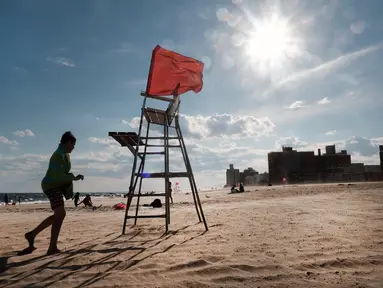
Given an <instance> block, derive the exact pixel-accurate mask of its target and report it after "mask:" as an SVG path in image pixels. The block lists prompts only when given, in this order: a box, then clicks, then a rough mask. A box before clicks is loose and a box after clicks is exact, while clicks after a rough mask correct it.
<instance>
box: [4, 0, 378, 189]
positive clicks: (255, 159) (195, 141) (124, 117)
mask: <svg viewBox="0 0 383 288" xmlns="http://www.w3.org/2000/svg"><path fill="white" fill-rule="evenodd" d="M283 2H285V3H284V4H283ZM380 11H383V3H382V2H381V1H378V0H370V1H367V2H362V1H356V0H355V1H335V0H334V1H333V0H328V1H324V0H323V1H299V0H295V1H273V2H271V1H267V2H266V1H245V0H242V1H240V0H233V1H223V0H222V1H213V0H211V1H202V0H196V1H184V0H177V1H175V0H173V1H170V0H162V1H152V0H150V1H149V0H142V1H1V2H0V36H1V39H2V41H1V43H2V44H1V45H0V63H1V65H0V97H1V98H0V99H1V105H0V179H1V185H0V191H1V192H6V191H8V192H13V191H16V192H21V191H39V190H40V180H41V178H42V177H43V176H44V173H45V169H46V167H47V162H48V159H49V156H50V155H51V153H52V152H53V151H54V150H55V148H56V146H57V143H58V141H59V138H60V137H61V134H62V133H63V132H65V131H67V130H71V131H72V132H73V133H74V134H75V135H76V136H77V138H78V143H77V145H76V149H75V151H74V152H73V154H72V162H73V171H74V172H75V173H83V174H84V175H85V176H86V180H85V181H83V182H81V183H76V185H77V187H76V189H78V190H79V191H124V190H126V189H127V187H128V182H129V181H128V180H129V173H130V169H131V164H132V158H131V156H130V155H129V153H127V152H126V151H125V150H124V149H122V148H119V147H117V145H115V144H114V143H113V142H112V141H111V140H110V139H109V138H108V137H107V135H108V131H135V130H136V129H137V127H136V123H137V122H136V121H137V119H136V118H135V117H137V116H139V112H140V107H141V103H142V97H140V96H139V93H140V90H141V89H144V88H145V85H146V77H147V72H148V69H149V62H150V56H151V51H152V49H153V48H154V47H155V46H156V45H157V44H159V45H161V46H163V47H164V48H167V49H171V50H174V51H176V52H179V53H182V54H184V55H187V56H191V57H195V58H197V59H199V60H202V61H203V62H204V63H205V70H204V87H203V89H202V91H201V92H200V93H198V94H194V93H187V94H185V95H182V107H181V113H182V118H181V121H182V125H183V129H184V134H185V137H186V141H187V143H188V148H189V153H190V157H191V160H192V165H193V167H194V170H195V172H196V178H197V181H198V186H199V187H200V188H205V187H207V186H214V185H219V184H224V181H225V179H224V177H225V169H226V168H227V167H228V165H229V164H230V163H234V164H235V166H236V167H238V168H240V169H244V168H246V167H248V166H252V167H254V168H255V169H257V170H259V171H266V170H267V158H266V155H267V152H268V151H271V150H277V149H280V146H281V145H282V144H293V145H294V146H295V147H296V148H298V149H299V150H313V149H317V148H320V147H322V148H323V147H324V146H325V145H326V144H332V143H334V144H336V145H337V147H338V149H341V148H346V149H348V151H349V152H350V153H352V154H353V157H352V159H353V162H365V163H369V164H374V163H378V157H377V151H378V149H377V145H378V144H383V135H382V130H381V127H380V126H381V122H382V120H383V118H382V117H383V116H382V114H381V110H382V107H383V98H382V96H381V91H382V90H383V83H382V81H381V79H382V76H381V75H383V68H382V65H380V63H383V18H382V17H381V15H380ZM151 104H153V105H155V104H156V103H154V102H152V103H151ZM172 159H174V160H173V162H174V163H172V165H173V166H172V167H173V168H174V169H177V168H179V169H181V168H180V167H179V165H180V163H181V162H180V158H179V157H178V156H176V155H174V156H173V158H172ZM150 163H151V164H152V165H153V166H149V167H153V168H150V169H153V172H154V170H156V169H160V167H162V164H161V163H160V162H159V160H152V162H149V164H150ZM149 164H148V165H149ZM148 169H149V168H148ZM150 181H152V180H150ZM180 181H181V186H182V185H184V186H185V188H186V182H184V181H182V180H180ZM158 186H159V184H158V183H157V182H151V183H149V184H147V186H145V188H147V189H154V188H156V187H158ZM162 186H163V185H160V187H162ZM160 189H161V188H159V190H160Z"/></svg>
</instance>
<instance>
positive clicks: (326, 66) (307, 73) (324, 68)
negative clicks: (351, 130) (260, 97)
mask: <svg viewBox="0 0 383 288" xmlns="http://www.w3.org/2000/svg"><path fill="white" fill-rule="evenodd" d="M381 48H383V44H382V43H379V44H376V45H372V46H369V47H367V48H364V49H361V50H358V51H355V52H350V53H347V54H344V55H341V56H339V57H338V58H336V59H333V60H330V61H328V62H325V63H323V64H320V65H318V66H316V67H314V68H311V69H307V70H304V71H300V72H297V73H294V74H292V75H290V76H289V77H287V78H285V79H283V80H281V81H280V82H278V83H277V84H276V85H275V87H274V89H278V88H280V87H282V86H284V85H286V84H289V83H291V82H299V81H302V80H304V79H307V78H311V77H314V76H317V75H318V74H320V75H325V74H327V73H329V72H331V71H333V70H335V69H338V68H340V67H344V66H346V65H348V64H350V63H351V62H352V61H354V60H356V59H358V58H360V57H363V56H366V55H368V54H370V53H373V52H375V51H377V50H379V49H381Z"/></svg>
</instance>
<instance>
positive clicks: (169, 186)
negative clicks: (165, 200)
mask: <svg viewBox="0 0 383 288" xmlns="http://www.w3.org/2000/svg"><path fill="white" fill-rule="evenodd" d="M168 189H169V197H170V203H172V204H173V197H172V192H173V190H172V182H170V181H169V182H168Z"/></svg>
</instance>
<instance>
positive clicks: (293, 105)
mask: <svg viewBox="0 0 383 288" xmlns="http://www.w3.org/2000/svg"><path fill="white" fill-rule="evenodd" d="M303 103H304V102H303V101H295V102H293V103H291V105H290V106H289V107H288V108H289V109H293V110H295V109H299V108H306V107H309V105H303Z"/></svg>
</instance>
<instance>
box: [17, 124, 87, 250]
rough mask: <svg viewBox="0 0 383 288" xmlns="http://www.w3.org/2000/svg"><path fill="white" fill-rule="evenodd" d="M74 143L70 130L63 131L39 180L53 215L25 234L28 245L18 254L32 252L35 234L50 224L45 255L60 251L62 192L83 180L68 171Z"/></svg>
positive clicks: (64, 212)
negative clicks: (42, 177) (73, 183)
mask: <svg viewBox="0 0 383 288" xmlns="http://www.w3.org/2000/svg"><path fill="white" fill-rule="evenodd" d="M75 145H76V138H75V137H74V136H73V134H72V133H71V132H70V131H68V132H65V133H64V134H63V135H62V137H61V141H60V144H59V146H58V148H57V150H56V151H55V152H54V153H53V154H52V156H51V158H50V160H49V167H48V170H47V173H46V175H45V177H44V179H43V180H42V182H41V187H42V189H43V192H44V194H45V195H46V196H47V197H48V199H49V202H50V204H51V208H52V210H53V215H51V216H49V217H48V218H46V219H45V220H44V221H43V222H41V223H40V225H38V226H37V227H36V228H35V229H33V230H32V231H30V232H28V233H26V234H25V238H26V239H27V241H28V244H29V246H28V247H27V248H26V249H24V250H23V251H21V252H20V253H19V254H21V255H22V254H29V253H32V252H33V251H34V250H35V249H36V248H35V247H34V241H35V238H36V236H37V235H38V234H39V233H40V232H41V231H43V230H44V229H46V228H48V227H49V226H51V225H52V228H51V229H52V230H51V240H50V245H49V248H48V251H47V255H52V254H56V253H60V252H61V251H60V250H59V249H58V248H57V239H58V236H59V234H60V229H61V225H62V223H63V221H64V218H65V215H66V211H65V207H64V199H63V194H65V193H66V192H67V191H68V189H69V190H70V189H71V188H72V181H77V180H84V176H83V175H77V176H74V175H73V174H72V173H69V171H70V169H71V163H70V157H69V154H70V153H71V152H72V151H73V149H74V147H75ZM66 198H68V197H66ZM69 199H70V198H69Z"/></svg>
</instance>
